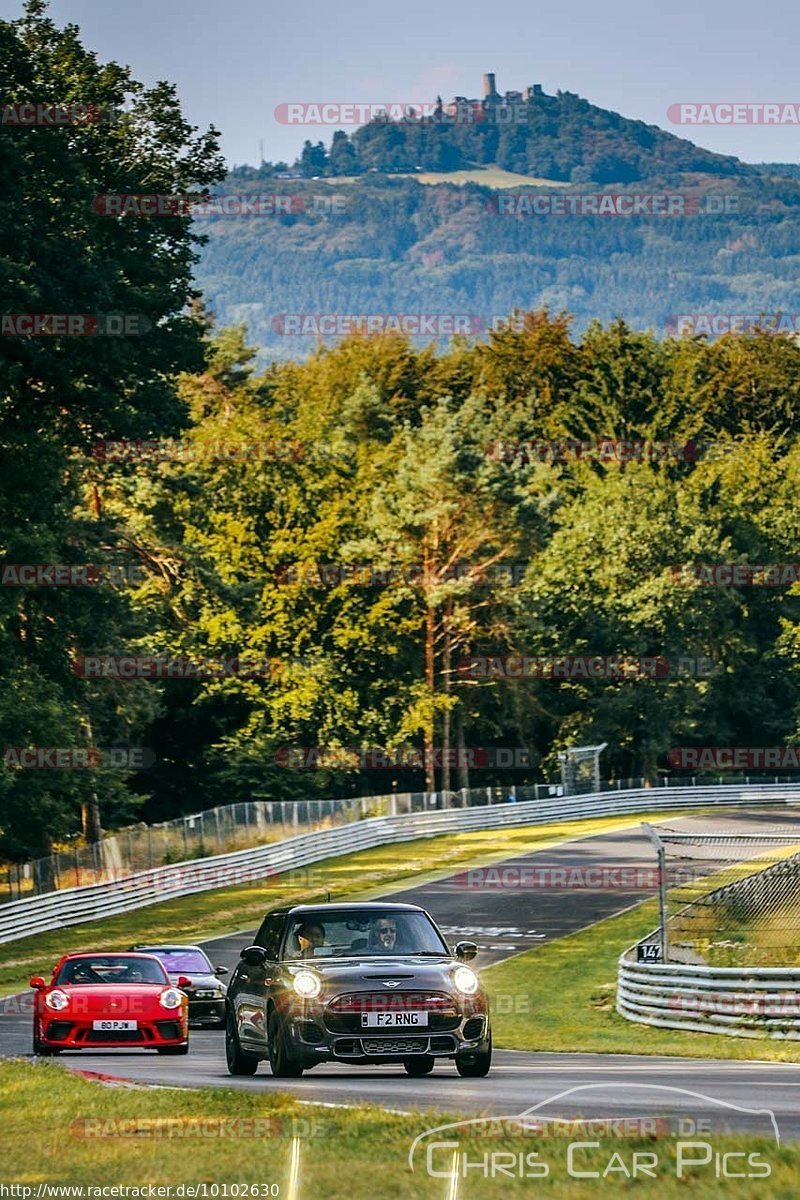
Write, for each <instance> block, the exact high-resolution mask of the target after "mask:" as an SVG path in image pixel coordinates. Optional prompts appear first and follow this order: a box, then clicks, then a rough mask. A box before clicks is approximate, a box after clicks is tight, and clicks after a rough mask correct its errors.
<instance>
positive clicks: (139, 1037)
mask: <svg viewBox="0 0 800 1200" xmlns="http://www.w3.org/2000/svg"><path fill="white" fill-rule="evenodd" d="M85 1040H86V1041H87V1042H142V1041H144V1034H143V1033H142V1031H141V1029H89V1030H87V1033H86V1038H85Z"/></svg>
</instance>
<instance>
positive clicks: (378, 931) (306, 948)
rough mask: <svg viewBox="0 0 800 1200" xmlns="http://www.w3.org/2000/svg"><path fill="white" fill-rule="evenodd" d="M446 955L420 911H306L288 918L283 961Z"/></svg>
mask: <svg viewBox="0 0 800 1200" xmlns="http://www.w3.org/2000/svg"><path fill="white" fill-rule="evenodd" d="M385 954H437V955H439V954H449V950H448V949H447V946H446V945H445V943H444V942H443V941H442V939H441V937H440V936H439V934H438V933H437V931H436V928H435V926H434V925H433V923H432V921H431V920H430V918H429V917H428V916H427V914H426V913H421V912H397V911H392V910H391V909H387V910H386V911H385V912H384V911H381V910H380V909H374V910H372V911H371V912H364V911H363V909H362V910H361V911H358V910H354V911H352V912H347V911H344V910H342V911H337V912H324V911H320V912H318V913H317V912H307V913H303V914H302V915H297V916H295V917H292V918H291V919H290V921H289V930H288V933H287V937H286V945H285V949H284V957H285V958H344V957H352V956H358V957H359V958H362V957H373V956H374V957H379V956H380V955H385Z"/></svg>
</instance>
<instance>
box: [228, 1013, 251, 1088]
mask: <svg viewBox="0 0 800 1200" xmlns="http://www.w3.org/2000/svg"><path fill="white" fill-rule="evenodd" d="M225 1061H226V1062H227V1064H228V1074H229V1075H255V1073H256V1071H257V1070H258V1059H257V1058H256V1056H255V1054H245V1052H244V1051H243V1050H242V1047H241V1046H240V1045H239V1034H238V1033H237V1032H236V1025H235V1022H234V1019H233V1009H230V1008H229V1009H228V1016H227V1018H226V1021H225Z"/></svg>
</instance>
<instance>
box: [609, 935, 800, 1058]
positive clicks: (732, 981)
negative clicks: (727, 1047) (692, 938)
mask: <svg viewBox="0 0 800 1200" xmlns="http://www.w3.org/2000/svg"><path fill="white" fill-rule="evenodd" d="M635 951H636V948H635V947H631V949H629V950H626V951H625V953H624V954H623V955H622V957H621V958H620V960H619V969H618V975H617V1012H618V1013H620V1014H621V1015H622V1016H623V1017H627V1018H628V1020H629V1021H639V1022H640V1023H642V1024H644V1025H658V1026H661V1027H662V1028H665V1029H688V1030H691V1031H693V1032H696V1033H724V1034H727V1035H728V1036H733V1037H749V1038H783V1039H787V1040H790V1041H797V1040H800V968H787V967H752V968H748V967H705V966H687V965H684V964H682V963H639V962H634V961H633V958H632V955H633V954H634V953H635Z"/></svg>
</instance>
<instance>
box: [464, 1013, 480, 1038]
mask: <svg viewBox="0 0 800 1200" xmlns="http://www.w3.org/2000/svg"><path fill="white" fill-rule="evenodd" d="M482 1035H483V1017H470V1019H469V1020H468V1021H465V1023H464V1038H465V1040H466V1041H468V1042H471V1041H472V1040H473V1039H474V1038H479V1037H481V1036H482Z"/></svg>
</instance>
